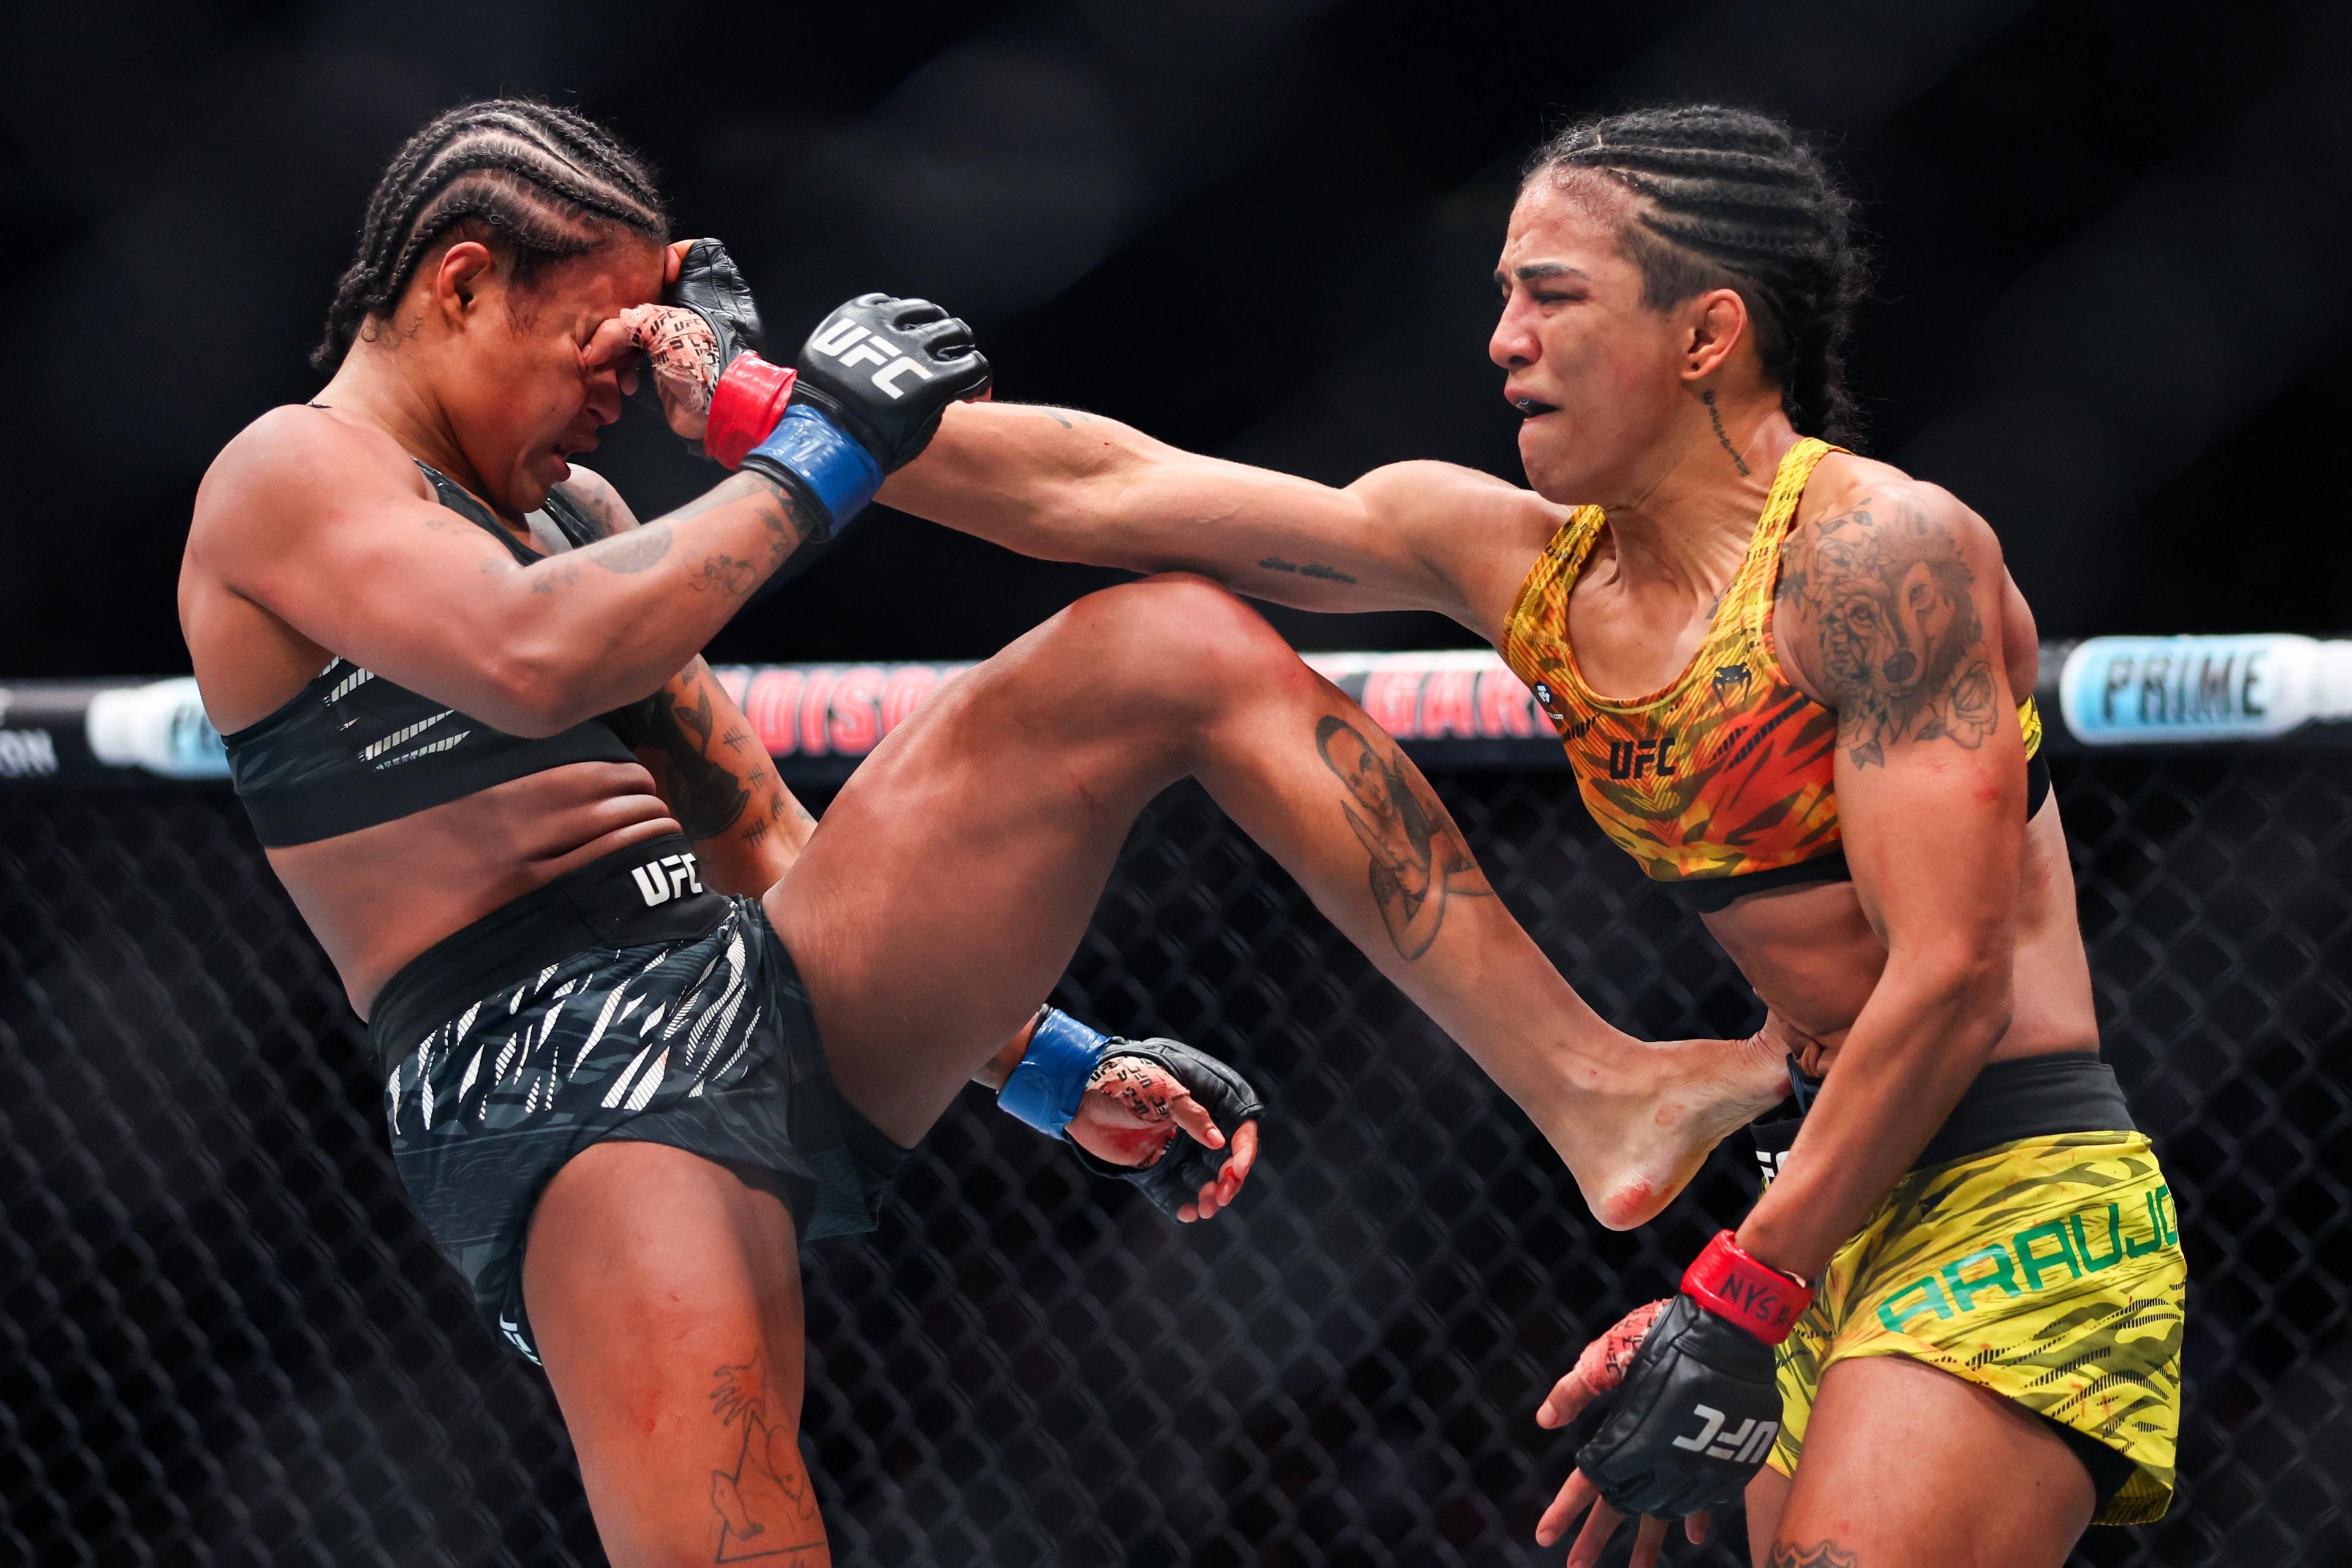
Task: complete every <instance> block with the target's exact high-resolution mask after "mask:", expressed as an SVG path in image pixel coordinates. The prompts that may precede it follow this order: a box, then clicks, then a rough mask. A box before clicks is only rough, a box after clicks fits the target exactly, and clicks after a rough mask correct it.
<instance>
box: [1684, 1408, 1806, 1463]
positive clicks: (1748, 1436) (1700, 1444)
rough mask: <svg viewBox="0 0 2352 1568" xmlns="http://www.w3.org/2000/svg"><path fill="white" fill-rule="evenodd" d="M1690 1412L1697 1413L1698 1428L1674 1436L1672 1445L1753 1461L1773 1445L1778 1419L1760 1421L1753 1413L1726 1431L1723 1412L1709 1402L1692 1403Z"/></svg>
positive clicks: (1724, 1457) (1740, 1461) (1693, 1451)
mask: <svg viewBox="0 0 2352 1568" xmlns="http://www.w3.org/2000/svg"><path fill="white" fill-rule="evenodd" d="M1691 1414H1692V1415H1696V1416H1697V1417H1698V1420H1699V1427H1698V1430H1697V1431H1696V1432H1694V1433H1692V1434H1691V1435H1690V1436H1687V1437H1677V1438H1675V1440H1674V1443H1675V1447H1677V1448H1681V1449H1683V1450H1685V1451H1686V1452H1688V1453H1693V1454H1705V1455H1706V1457H1707V1458H1710V1459H1737V1460H1738V1462H1739V1463H1741V1464H1743V1465H1748V1464H1753V1463H1755V1462H1756V1461H1757V1460H1759V1459H1760V1458H1763V1457H1764V1454H1765V1451H1766V1450H1767V1449H1769V1448H1770V1447H1772V1439H1773V1438H1775V1437H1777V1436H1780V1423H1779V1422H1778V1421H1759V1420H1757V1419H1756V1417H1754V1416H1753V1415H1751V1416H1749V1417H1748V1419H1747V1420H1745V1421H1742V1422H1741V1423H1740V1424H1739V1426H1738V1429H1737V1430H1735V1431H1730V1432H1726V1431H1725V1430H1724V1429H1723V1412H1722V1411H1720V1410H1717V1408H1716V1407H1715V1406H1714V1405H1694V1406H1693V1407H1692V1409H1691Z"/></svg>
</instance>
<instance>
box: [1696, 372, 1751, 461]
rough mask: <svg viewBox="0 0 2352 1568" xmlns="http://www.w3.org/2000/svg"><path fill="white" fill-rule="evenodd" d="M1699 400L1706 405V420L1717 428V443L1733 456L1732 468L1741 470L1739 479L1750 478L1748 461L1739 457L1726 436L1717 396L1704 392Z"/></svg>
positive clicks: (1736, 448)
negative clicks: (1718, 410)
mask: <svg viewBox="0 0 2352 1568" xmlns="http://www.w3.org/2000/svg"><path fill="white" fill-rule="evenodd" d="M1698 400H1699V401H1700V402H1701V403H1704V404H1706V419H1707V423H1708V424H1710V425H1712V426H1715V438H1716V441H1717V443H1718V444H1719V445H1720V446H1721V447H1723V449H1724V450H1725V451H1727V452H1728V453H1730V454H1731V466H1732V467H1733V468H1738V470H1739V477H1740V478H1741V479H1746V478H1747V477H1748V459H1747V458H1743V457H1741V456H1740V455H1739V448H1738V447H1735V446H1733V445H1732V444H1731V437H1729V436H1727V435H1725V434H1724V430H1723V416H1722V415H1721V414H1719V413H1717V412H1716V407H1715V394H1714V393H1713V392H1712V391H1708V392H1702V393H1700V394H1699V395H1698Z"/></svg>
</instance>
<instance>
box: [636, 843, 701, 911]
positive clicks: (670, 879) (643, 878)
mask: <svg viewBox="0 0 2352 1568" xmlns="http://www.w3.org/2000/svg"><path fill="white" fill-rule="evenodd" d="M629 875H630V876H632V877H634V878H635V879H636V880H637V891H638V893H639V894H640V895H642V896H643V897H644V899H645V900H646V908H647V909H649V910H650V909H652V908H654V907H655V906H656V905H658V904H666V903H667V902H669V901H670V900H672V899H682V898H684V897H686V895H687V894H688V892H696V893H698V892H700V891H702V878H701V877H700V876H699V875H698V873H697V872H696V871H695V868H694V857H693V856H692V855H690V854H688V855H665V856H663V857H662V858H660V859H658V860H655V861H651V862H649V863H647V864H646V865H643V866H633V867H631V868H629Z"/></svg>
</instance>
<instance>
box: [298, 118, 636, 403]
mask: <svg viewBox="0 0 2352 1568" xmlns="http://www.w3.org/2000/svg"><path fill="white" fill-rule="evenodd" d="M612 225H617V226H621V227H624V228H627V229H631V230H634V231H635V232H637V233H640V234H645V235H648V236H651V237H654V238H656V239H659V238H662V237H666V236H667V231H668V218H667V214H666V213H665V212H664V211H663V209H662V205H661V199H660V196H659V195H658V194H657V193H656V190H655V188H654V184H653V178H652V175H651V174H650V173H649V172H648V171H647V170H646V167H645V165H644V164H643V163H641V162H640V161H639V160H638V159H637V158H636V157H635V155H634V154H633V153H630V152H629V151H628V150H627V149H626V148H625V147H623V146H621V145H620V144H619V143H618V142H615V141H614V139H613V138H612V137H611V136H610V135H608V134H607V133H606V132H604V131H603V130H602V129H601V128H600V127H598V126H597V125H596V124H595V123H594V122H593V121H590V120H588V119H587V118H585V117H584V116H583V115H580V114H576V113H574V112H572V111H571V110H565V109H561V108H558V107H556V106H555V105H552V104H545V103H539V102H535V101H532V100H513V99H510V100H490V101H488V102H482V103H475V104H468V105H466V106H464V107H462V108H459V109H456V110H450V111H449V112H448V113H446V114H444V115H441V116H440V117H438V118H437V119H436V120H435V121H433V122H432V123H431V124H429V125H427V126H425V129H424V130H422V131H420V132H417V133H416V134H415V136H413V137H411V138H410V139H409V140H408V142H406V143H405V144H404V145H403V146H402V147H401V149H400V151H399V152H398V153H395V154H394V157H393V160H392V163H391V164H390V166H389V167H387V168H386V169H385V171H384V174H383V178H382V179H381V180H379V181H378V182H377V184H376V188H375V192H374V195H373V196H372V197H371V198H370V200H369V203H368V210H367V214H366V216H365V218H364V219H363V220H362V225H361V229H360V243H359V250H358V254H357V255H356V256H354V257H353V258H352V264H351V266H350V267H349V268H346V269H345V271H344V273H343V275H342V277H341V279H339V280H338V282H337V285H336V289H335V299H334V302H333V304H332V305H331V306H330V307H329V310H328V312H327V331H326V337H325V339H324V341H323V342H321V343H320V345H319V347H318V349H317V350H316V351H315V352H314V353H312V354H311V356H310V358H311V363H313V364H314V365H316V366H318V368H320V369H321V370H330V369H332V368H333V366H334V364H335V363H337V362H338V361H340V360H341V357H342V355H343V353H345V351H347V350H348V349H349V348H350V347H351V344H352V340H353V339H354V338H355V337H357V336H358V335H359V332H360V331H361V330H362V328H363V327H364V326H365V324H366V322H367V320H368V318H369V317H371V316H374V315H380V314H383V313H384V312H385V311H387V310H389V309H390V308H391V306H392V305H393V303H394V301H395V300H397V299H398V298H399V296H400V294H401V292H402V291H403V290H404V289H406V287H407V286H408V282H409V279H410V278H411V276H412V275H413V274H414V273H415V268H416V267H417V265H418V263H419V262H420V261H421V260H422V258H424V256H425V254H426V253H427V252H428V251H429V250H430V249H431V248H432V247H434V246H435V245H436V244H437V243H439V242H440V241H441V240H442V239H443V238H445V237H447V236H448V235H449V234H450V233H451V232H452V231H453V230H456V229H457V228H459V227H461V226H479V228H480V229H481V230H482V231H484V233H485V237H487V238H488V239H489V240H490V241H491V242H492V243H493V244H497V245H500V246H502V247H503V248H505V249H506V250H508V251H509V253H510V255H511V258H512V259H513V262H514V264H515V273H516V276H517V277H518V278H526V277H528V276H529V275H530V274H531V273H532V272H535V271H537V270H538V269H539V268H541V267H544V266H546V265H547V264H548V263H550V262H552V261H556V260H560V259H562V258H566V257H570V256H577V255H581V254H583V253H584V252H586V251H589V250H592V249H593V248H594V247H595V246H596V245H597V244H598V243H599V241H600V240H601V238H602V237H603V231H604V228H605V227H606V226H612Z"/></svg>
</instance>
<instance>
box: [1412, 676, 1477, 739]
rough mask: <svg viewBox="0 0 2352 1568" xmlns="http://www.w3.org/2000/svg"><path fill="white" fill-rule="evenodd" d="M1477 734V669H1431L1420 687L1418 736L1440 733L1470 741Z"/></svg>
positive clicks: (1435, 737) (1428, 736)
mask: <svg viewBox="0 0 2352 1568" xmlns="http://www.w3.org/2000/svg"><path fill="white" fill-rule="evenodd" d="M1477 733H1478V672H1477V671H1476V670H1475V669H1440V670H1436V671H1433V673H1432V674H1431V675H1430V677H1429V678H1428V679H1427V680H1425V681H1423V683H1422V688H1421V738H1422V739H1423V740H1424V741H1434V740H1436V739H1437V738H1438V737H1439V736H1440V735H1459V736H1461V737H1462V738H1463V739H1464V740H1465V741H1468V740H1474V739H1475V738H1476V736H1477Z"/></svg>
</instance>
